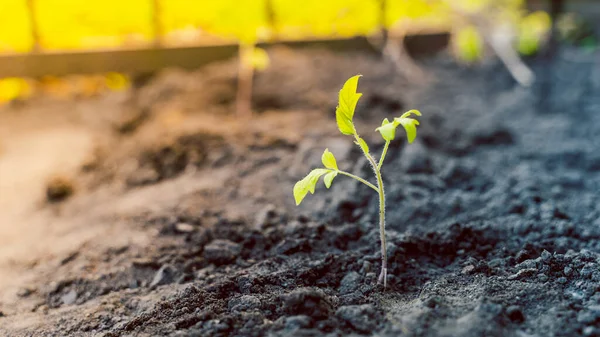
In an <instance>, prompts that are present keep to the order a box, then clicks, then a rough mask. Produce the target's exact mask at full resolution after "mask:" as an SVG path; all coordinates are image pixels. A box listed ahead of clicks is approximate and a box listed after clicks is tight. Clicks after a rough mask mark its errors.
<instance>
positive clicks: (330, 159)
mask: <svg viewBox="0 0 600 337" xmlns="http://www.w3.org/2000/svg"><path fill="white" fill-rule="evenodd" d="M321 161H322V162H323V165H324V166H325V167H326V168H328V169H332V170H336V171H337V169H338V166H337V162H336V161H335V157H334V156H333V153H331V151H329V149H325V152H323V156H321Z"/></svg>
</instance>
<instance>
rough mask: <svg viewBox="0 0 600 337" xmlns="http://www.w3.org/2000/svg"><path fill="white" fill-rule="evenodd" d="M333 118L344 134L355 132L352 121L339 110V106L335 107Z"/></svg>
mask: <svg viewBox="0 0 600 337" xmlns="http://www.w3.org/2000/svg"><path fill="white" fill-rule="evenodd" d="M335 120H336V122H337V125H338V129H340V132H341V133H342V134H344V135H353V134H355V133H356V129H355V128H354V124H352V121H351V120H350V119H348V117H346V115H344V113H342V112H340V107H337V109H336V110H335Z"/></svg>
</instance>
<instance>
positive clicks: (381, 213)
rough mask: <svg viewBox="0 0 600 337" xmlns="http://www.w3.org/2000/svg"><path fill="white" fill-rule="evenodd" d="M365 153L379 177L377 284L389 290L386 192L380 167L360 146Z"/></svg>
mask: <svg viewBox="0 0 600 337" xmlns="http://www.w3.org/2000/svg"><path fill="white" fill-rule="evenodd" d="M354 138H355V139H356V143H357V144H359V143H360V141H359V140H360V136H359V135H358V133H355V134H354ZM388 145H389V142H386V146H385V150H384V153H383V154H382V156H381V158H382V159H381V160H380V163H383V159H384V157H385V152H387V147H388ZM359 147H360V148H361V150H362V151H363V153H364V155H365V157H366V158H367V160H368V161H369V163H370V164H371V167H372V168H373V172H374V173H375V176H376V177H377V186H378V188H377V194H379V237H380V240H381V272H380V273H379V278H378V279H377V283H379V284H382V283H383V288H384V289H385V288H387V242H386V239H385V191H384V189H383V179H382V178H381V170H380V169H379V167H380V166H379V165H378V164H377V162H376V161H375V158H373V156H371V154H370V153H368V152H367V151H365V150H364V149H363V148H362V146H359Z"/></svg>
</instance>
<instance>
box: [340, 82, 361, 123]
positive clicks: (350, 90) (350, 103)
mask: <svg viewBox="0 0 600 337" xmlns="http://www.w3.org/2000/svg"><path fill="white" fill-rule="evenodd" d="M361 76H362V75H356V76H352V77H350V78H349V79H348V80H347V81H346V83H344V86H343V87H342V90H340V93H339V103H338V106H337V108H336V109H335V119H336V121H337V124H338V128H339V129H340V131H341V132H342V133H343V134H345V135H353V134H356V129H355V127H354V124H353V123H352V119H353V118H354V110H355V109H356V104H357V103H358V100H359V99H360V97H361V96H362V94H361V93H358V92H356V90H357V88H358V79H359V78H360V77H361Z"/></svg>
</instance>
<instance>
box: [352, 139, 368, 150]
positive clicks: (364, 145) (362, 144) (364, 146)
mask: <svg viewBox="0 0 600 337" xmlns="http://www.w3.org/2000/svg"><path fill="white" fill-rule="evenodd" d="M355 143H356V144H357V145H358V146H360V148H361V149H362V150H363V152H364V153H369V145H367V142H365V140H364V139H362V138H360V137H358V141H356V142H355Z"/></svg>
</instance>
